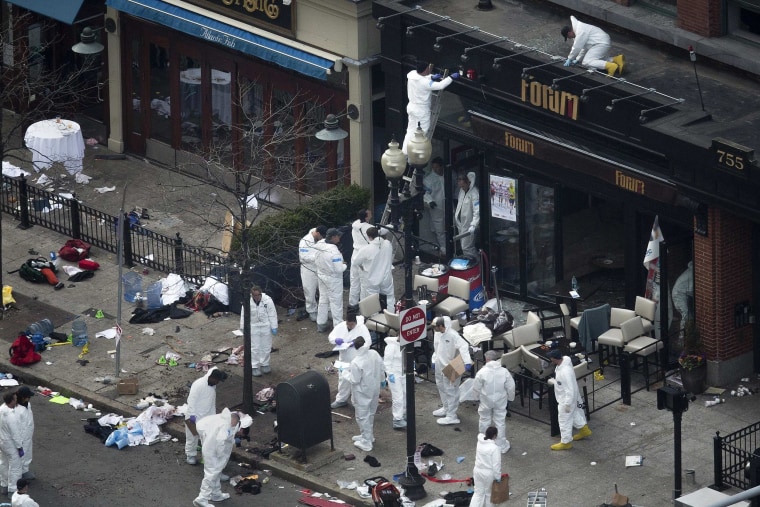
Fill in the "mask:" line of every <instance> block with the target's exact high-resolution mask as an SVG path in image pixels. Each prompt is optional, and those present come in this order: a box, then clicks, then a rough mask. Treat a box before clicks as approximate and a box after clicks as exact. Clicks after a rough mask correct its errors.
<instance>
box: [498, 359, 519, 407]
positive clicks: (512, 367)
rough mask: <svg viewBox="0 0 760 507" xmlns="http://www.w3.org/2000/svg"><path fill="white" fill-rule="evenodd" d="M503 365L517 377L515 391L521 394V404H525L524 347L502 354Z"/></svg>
mask: <svg viewBox="0 0 760 507" xmlns="http://www.w3.org/2000/svg"><path fill="white" fill-rule="evenodd" d="M501 366H502V367H504V368H506V369H507V370H509V373H511V374H512V377H513V378H514V379H515V391H516V392H517V394H519V395H520V404H521V405H522V406H525V399H524V389H523V378H524V376H523V374H522V349H521V348H519V347H518V348H516V349H515V350H512V351H510V352H507V353H505V354H503V355H502V356H501Z"/></svg>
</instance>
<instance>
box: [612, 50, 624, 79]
mask: <svg viewBox="0 0 760 507" xmlns="http://www.w3.org/2000/svg"><path fill="white" fill-rule="evenodd" d="M612 63H614V64H615V65H617V66H618V74H619V75H621V76H622V75H623V67H624V66H625V56H623V55H622V54H620V55H617V56H613V57H612Z"/></svg>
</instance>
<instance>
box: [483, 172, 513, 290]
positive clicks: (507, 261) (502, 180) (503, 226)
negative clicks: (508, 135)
mask: <svg viewBox="0 0 760 507" xmlns="http://www.w3.org/2000/svg"><path fill="white" fill-rule="evenodd" d="M517 186H518V181H517V180H516V179H515V178H511V177H508V176H497V175H495V174H490V175H489V183H488V194H487V195H488V199H489V205H490V206H489V209H490V210H491V213H490V217H488V219H489V220H490V231H491V238H492V239H491V241H490V242H489V245H490V247H491V254H490V258H491V264H492V265H493V266H496V267H497V268H499V269H498V271H497V272H496V276H497V277H498V278H497V281H498V285H499V289H500V290H506V291H508V292H515V293H516V292H519V291H520V231H519V228H518V208H517ZM483 197H484V196H483V194H481V199H483ZM483 204H484V203H482V202H481V213H482V212H483V211H482V210H485V209H486V208H485V207H484V206H483ZM485 218H486V217H482V216H481V220H483V219H485Z"/></svg>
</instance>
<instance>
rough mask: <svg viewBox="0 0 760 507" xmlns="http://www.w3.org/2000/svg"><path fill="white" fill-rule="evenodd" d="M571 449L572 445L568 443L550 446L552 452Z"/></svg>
mask: <svg viewBox="0 0 760 507" xmlns="http://www.w3.org/2000/svg"><path fill="white" fill-rule="evenodd" d="M572 448H573V444H570V443H567V444H563V443H562V442H558V443H556V444H554V445H552V451H566V450H568V449H572Z"/></svg>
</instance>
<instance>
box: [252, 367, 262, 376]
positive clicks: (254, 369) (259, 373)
mask: <svg viewBox="0 0 760 507" xmlns="http://www.w3.org/2000/svg"><path fill="white" fill-rule="evenodd" d="M251 375H253V376H254V377H260V376H261V370H259V369H258V368H253V370H252V372H251Z"/></svg>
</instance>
